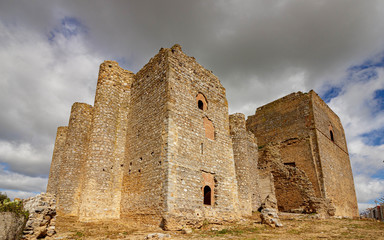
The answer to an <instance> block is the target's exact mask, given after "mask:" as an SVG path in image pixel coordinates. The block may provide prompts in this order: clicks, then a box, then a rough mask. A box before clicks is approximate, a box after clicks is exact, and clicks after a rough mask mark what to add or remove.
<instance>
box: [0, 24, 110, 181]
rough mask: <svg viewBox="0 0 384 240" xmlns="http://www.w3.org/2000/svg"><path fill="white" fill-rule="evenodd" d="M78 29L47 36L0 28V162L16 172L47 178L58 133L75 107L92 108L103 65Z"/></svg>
mask: <svg viewBox="0 0 384 240" xmlns="http://www.w3.org/2000/svg"><path fill="white" fill-rule="evenodd" d="M76 27H79V28H80V27H81V26H76V25H73V24H72V25H71V24H68V23H65V22H63V23H62V24H61V25H58V26H57V27H56V28H55V30H52V33H53V35H50V36H48V34H47V35H44V34H41V33H38V32H35V31H32V30H31V29H28V28H25V27H22V26H9V25H5V24H4V23H2V22H0V42H1V43H2V44H1V45H0V62H1V63H2V64H1V65H0V73H1V77H0V109H2V112H1V115H0V126H1V127H0V162H3V163H7V164H8V165H9V167H10V170H12V171H14V172H17V173H22V174H27V175H30V176H39V175H45V176H47V175H48V173H49V166H50V162H51V158H52V151H53V144H54V141H55V136H56V129H57V127H58V126H60V125H67V124H68V119H69V114H70V109H71V105H72V104H73V103H74V102H76V101H80V102H87V103H89V104H92V103H93V98H94V91H95V88H96V82H97V75H98V66H99V64H100V63H101V62H102V60H101V57H100V56H98V55H95V54H94V53H93V51H92V50H90V49H89V48H88V44H87V39H86V38H85V36H86V33H85V32H82V31H77V32H76V31H75V30H74V29H75V28H76ZM71 33H73V34H71Z"/></svg>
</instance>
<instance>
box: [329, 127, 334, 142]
mask: <svg viewBox="0 0 384 240" xmlns="http://www.w3.org/2000/svg"><path fill="white" fill-rule="evenodd" d="M329 134H330V135H331V141H332V142H334V141H335V139H334V138H333V131H332V130H330V131H329Z"/></svg>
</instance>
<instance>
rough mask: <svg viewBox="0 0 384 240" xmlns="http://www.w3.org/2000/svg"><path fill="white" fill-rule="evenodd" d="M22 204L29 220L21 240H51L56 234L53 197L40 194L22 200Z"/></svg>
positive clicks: (54, 201)
mask: <svg viewBox="0 0 384 240" xmlns="http://www.w3.org/2000/svg"><path fill="white" fill-rule="evenodd" d="M23 204H24V209H25V210H28V211H29V218H28V221H27V224H26V226H25V228H24V232H23V238H22V239H25V240H30V239H31V240H32V239H44V238H45V239H52V236H53V235H54V234H55V233H56V231H55V222H56V200H55V196H54V195H52V194H48V193H41V194H39V195H37V196H35V197H31V198H28V199H26V200H24V201H23Z"/></svg>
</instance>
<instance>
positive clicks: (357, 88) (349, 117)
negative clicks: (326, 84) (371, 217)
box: [329, 60, 384, 211]
mask: <svg viewBox="0 0 384 240" xmlns="http://www.w3.org/2000/svg"><path fill="white" fill-rule="evenodd" d="M362 61H363V60H362ZM372 61H374V60H372ZM357 69H358V70H356V71H355V72H352V70H349V71H347V72H346V74H347V75H348V76H347V77H345V80H344V82H343V85H342V86H341V87H342V90H341V92H340V94H339V95H338V96H337V97H335V98H333V99H331V101H330V103H329V106H330V107H331V108H332V109H333V110H334V111H335V112H336V113H337V114H338V116H339V117H340V119H341V121H342V123H343V125H344V128H345V133H346V138H347V143H348V151H349V154H350V159H351V163H352V169H353V172H354V181H355V188H356V195H357V198H358V202H359V209H360V211H362V210H365V209H363V208H365V207H367V206H371V202H372V201H373V200H375V199H377V198H379V197H382V196H384V179H383V178H384V176H382V177H381V178H377V177H373V176H375V175H377V174H380V173H381V172H384V164H383V158H382V157H383V156H384V145H373V146H372V145H369V144H368V143H367V141H366V138H367V136H366V135H367V134H368V138H369V133H370V132H372V131H374V130H380V129H383V128H384V112H383V111H381V110H378V109H380V108H379V105H378V104H379V103H378V102H377V101H375V99H374V95H375V92H376V91H377V90H381V89H384V70H383V68H381V67H376V66H372V67H366V66H365V67H361V69H360V68H359V66H357ZM373 73H374V74H373Z"/></svg>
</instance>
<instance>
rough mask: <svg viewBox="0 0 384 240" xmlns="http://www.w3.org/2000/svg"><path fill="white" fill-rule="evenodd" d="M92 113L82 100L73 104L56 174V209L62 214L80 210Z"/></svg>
mask: <svg viewBox="0 0 384 240" xmlns="http://www.w3.org/2000/svg"><path fill="white" fill-rule="evenodd" d="M92 115H93V108H92V106H90V105H88V104H85V103H74V104H73V105H72V111H71V116H70V119H69V124H68V131H67V137H66V140H65V147H64V152H63V153H62V163H61V164H60V169H59V171H58V172H57V175H56V178H59V184H58V188H57V197H58V209H57V211H58V212H59V213H62V214H66V215H71V216H78V214H79V207H80V204H81V200H80V197H81V192H82V185H83V183H84V182H83V180H84V178H83V172H84V163H85V161H86V160H87V153H88V142H89V134H90V130H91V126H92ZM58 147H59V146H58Z"/></svg>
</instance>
